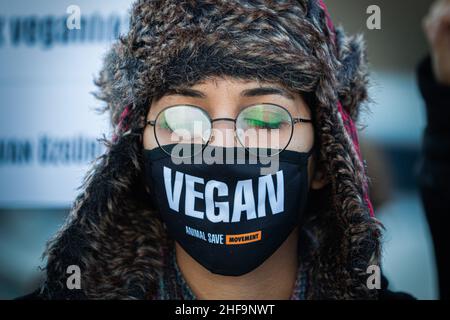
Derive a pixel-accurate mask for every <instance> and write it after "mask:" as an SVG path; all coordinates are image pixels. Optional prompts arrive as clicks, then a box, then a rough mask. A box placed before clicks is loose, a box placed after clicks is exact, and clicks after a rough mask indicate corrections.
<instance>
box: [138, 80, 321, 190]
mask: <svg viewBox="0 0 450 320" xmlns="http://www.w3.org/2000/svg"><path fill="white" fill-rule="evenodd" d="M258 103H272V104H277V105H280V106H282V107H284V108H285V109H286V110H288V111H289V113H290V114H291V115H292V118H303V119H311V111H310V108H309V107H308V105H307V104H306V102H305V101H304V99H303V98H302V97H301V96H300V95H299V94H298V93H296V92H292V91H290V90H287V89H285V88H284V87H282V86H280V85H278V84H275V83H263V82H257V81H249V80H241V79H236V78H230V77H224V78H222V77H220V78H219V77H216V78H213V79H208V80H206V81H203V82H201V83H198V84H196V85H194V86H192V87H184V88H180V89H178V90H177V91H176V92H167V93H166V94H165V95H164V96H163V97H161V98H160V99H159V100H154V101H152V104H151V107H150V110H149V112H148V114H147V119H146V120H151V121H153V120H155V119H156V117H157V115H158V113H159V112H160V111H161V110H163V109H165V108H167V107H169V106H172V105H176V104H190V105H195V106H198V107H200V108H201V109H203V110H204V111H206V112H207V113H208V114H209V116H210V118H211V119H217V118H232V119H235V118H236V117H237V116H238V114H239V112H240V111H241V110H242V109H243V108H245V107H246V106H249V105H253V104H258ZM213 127H214V129H213V131H212V132H213V136H212V137H211V138H212V139H211V140H210V143H209V144H210V145H217V146H224V147H237V146H240V144H239V142H238V141H236V139H235V135H234V123H233V122H231V121H217V122H214V124H213ZM313 144H314V128H313V123H297V124H295V125H294V130H293V135H292V139H291V141H290V143H289V145H288V146H287V148H286V149H287V150H293V151H298V152H307V151H309V150H310V149H311V148H312V146H313ZM143 147H144V149H154V148H156V147H158V143H157V141H156V139H155V135H154V131H153V127H152V126H150V125H148V126H146V128H145V130H144V136H143ZM315 171H316V170H314V158H313V157H310V160H309V164H308V175H309V177H310V179H309V182H310V184H312V185H311V187H312V188H315V189H319V188H321V187H322V186H323V185H324V184H325V181H324V179H323V177H322V176H323V175H322V174H320V172H317V171H316V172H315Z"/></svg>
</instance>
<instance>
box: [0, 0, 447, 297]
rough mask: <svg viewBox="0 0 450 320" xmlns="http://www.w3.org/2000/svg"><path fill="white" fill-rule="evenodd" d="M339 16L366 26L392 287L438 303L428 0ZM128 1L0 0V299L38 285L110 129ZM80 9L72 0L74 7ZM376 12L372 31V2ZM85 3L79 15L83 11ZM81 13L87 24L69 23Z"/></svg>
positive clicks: (371, 153)
mask: <svg viewBox="0 0 450 320" xmlns="http://www.w3.org/2000/svg"><path fill="white" fill-rule="evenodd" d="M325 2H326V3H327V4H328V6H329V10H330V13H331V15H332V18H333V20H334V21H335V23H336V24H341V25H342V26H344V28H345V30H346V31H347V32H348V33H363V34H364V36H365V38H366V41H367V45H368V54H369V60H370V62H371V65H370V67H371V72H372V75H371V87H370V95H371V99H372V102H371V103H370V105H369V110H367V111H366V112H364V113H363V114H362V115H361V130H360V136H361V140H362V150H363V153H364V157H365V158H366V159H367V161H368V166H369V175H370V176H371V178H372V190H371V196H372V199H373V202H374V205H375V209H376V215H377V217H378V218H379V219H380V220H381V221H382V222H383V223H384V225H385V227H386V231H385V235H384V240H383V243H384V249H383V270H384V272H385V273H386V276H387V277H388V279H389V281H390V284H391V285H392V289H393V290H401V291H406V292H408V293H411V294H413V295H414V296H416V297H417V298H419V299H437V298H438V292H437V278H436V270H435V262H434V252H433V246H432V241H431V236H430V233H429V229H428V225H427V223H426V219H425V216H424V212H423V209H422V204H421V202H420V199H419V197H418V190H417V164H418V155H419V151H420V145H421V137H422V132H423V130H424V127H425V110H424V105H423V101H422V98H421V97H420V94H419V91H418V88H417V85H416V76H415V68H416V65H417V63H418V62H419V61H420V60H421V59H422V58H423V57H425V55H426V54H427V52H428V48H427V43H426V40H425V37H424V35H423V32H422V29H421V20H422V18H423V16H424V15H425V14H426V13H427V11H428V8H429V6H430V4H431V3H432V1H431V0H415V1H411V0H409V1H407V0H397V1H387V0H384V1H380V0H378V1H376V0H338V1H331V0H328V1H325ZM131 3H132V0H120V1H119V0H117V1H108V0H95V1H92V0H90V1H88V0H77V1H65V0H38V1H32V2H31V1H26V0H14V1H12V0H0V70H1V72H0V299H10V298H13V297H16V296H20V295H23V294H26V293H29V292H31V291H32V290H33V289H34V288H35V287H36V285H37V283H38V282H39V280H40V276H41V275H40V272H39V267H40V266H42V265H43V261H42V260H41V254H42V252H43V251H44V248H45V243H46V241H47V240H48V239H49V238H50V237H51V236H52V235H53V234H54V233H55V232H56V231H57V230H58V229H59V228H60V227H61V225H62V223H63V222H64V219H65V217H66V216H67V214H68V212H69V208H70V206H71V204H72V201H73V200H74V199H75V197H76V195H77V194H78V191H79V190H77V188H78V187H79V186H80V184H81V181H82V178H83V176H84V174H85V172H86V170H87V169H88V168H89V164H90V163H91V161H92V160H93V159H94V158H95V157H96V156H98V155H100V154H101V153H102V152H103V147H102V145H101V143H99V142H98V141H97V139H98V138H101V136H102V134H106V135H107V136H109V135H110V132H109V129H110V128H109V127H108V123H107V119H106V117H107V115H102V116H100V115H98V114H97V113H96V111H95V109H96V108H98V107H100V106H101V102H99V101H96V100H95V98H94V97H93V96H92V94H91V92H92V91H94V90H95V86H94V84H93V79H94V77H95V76H96V75H97V72H98V70H99V68H100V66H101V59H102V57H103V55H104V54H105V52H106V50H107V48H108V47H109V45H110V44H111V42H112V41H113V40H114V39H116V38H117V36H118V35H119V34H121V33H124V32H125V31H126V30H127V26H128V14H129V7H130V4H131ZM72 5H76V6H77V7H71V6H72ZM371 5H377V6H378V7H379V8H380V9H381V29H380V30H369V29H368V28H367V24H366V23H367V19H368V18H369V16H370V14H368V13H366V10H367V8H368V7H369V6H371ZM78 9H79V11H78ZM78 12H80V14H81V16H80V17H81V20H80V21H81V25H80V27H81V29H70V28H69V27H70V25H69V26H68V25H67V22H68V21H69V22H71V21H72V22H73V21H74V20H73V19H72V20H71V18H72V17H76V15H77V13H78Z"/></svg>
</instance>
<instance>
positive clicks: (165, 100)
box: [143, 77, 327, 300]
mask: <svg viewBox="0 0 450 320" xmlns="http://www.w3.org/2000/svg"><path fill="white" fill-rule="evenodd" d="M261 87H275V88H283V87H281V86H279V85H277V84H275V83H261V82H256V81H244V80H241V79H234V78H229V77H225V78H211V79H207V80H205V81H203V82H201V83H198V84H196V85H194V86H192V87H190V88H189V89H193V90H197V91H199V92H201V93H202V94H203V95H204V97H191V96H187V95H185V94H181V93H168V94H166V95H165V96H163V97H162V98H161V99H159V100H157V101H156V100H154V101H152V105H151V108H150V111H149V113H148V115H147V120H154V119H155V118H156V116H157V114H158V112H159V111H161V110H162V109H164V108H165V107H167V106H170V105H174V104H183V103H186V104H193V105H196V106H199V107H201V108H203V109H204V110H206V111H207V112H208V113H209V115H210V117H211V118H212V119H215V118H235V117H236V116H237V114H238V113H239V110H240V109H241V108H242V107H244V106H247V105H250V104H254V103H261V102H267V103H275V104H279V105H282V106H284V107H285V108H286V109H288V110H289V112H290V113H291V114H292V116H293V117H294V118H295V117H302V118H305V119H311V111H310V108H309V106H308V105H307V104H306V102H305V101H304V99H303V98H302V97H301V96H300V95H299V94H298V93H294V92H289V91H288V90H286V89H284V90H285V91H286V92H287V93H288V94H289V95H290V96H291V97H286V96H284V95H280V94H264V95H257V96H251V97H243V96H242V92H244V91H245V90H248V89H254V88H261ZM266 93H267V92H266ZM214 128H216V129H219V130H223V131H224V132H223V134H222V137H223V139H224V140H225V141H223V140H222V141H219V140H220V139H212V141H211V142H210V143H211V144H215V145H224V146H228V147H230V146H231V147H232V146H235V145H238V142H237V141H236V140H235V139H228V138H227V136H226V135H227V134H228V133H229V132H230V131H231V130H225V129H231V128H233V123H231V122H228V121H223V122H222V121H219V122H215V123H214ZM231 132H232V131H231ZM313 143H314V129H313V124H296V125H295V128H294V135H293V138H292V140H291V143H290V144H289V146H288V149H290V150H294V151H303V152H305V151H308V150H310V149H311V147H312V146H313ZM143 147H144V148H145V149H153V148H156V147H158V145H157V142H156V140H155V137H154V133H153V128H152V127H151V126H147V127H146V128H145V131H144V137H143ZM314 161H315V160H314V157H310V159H309V163H308V175H309V182H308V183H309V187H310V188H312V189H320V188H322V187H323V186H325V184H326V183H327V182H326V180H325V178H324V175H323V174H322V172H321V170H319V169H317V168H316V166H315V163H314ZM297 241H298V229H297V228H295V229H294V231H292V233H291V234H290V235H289V237H288V239H286V241H285V242H284V243H283V244H282V245H281V247H280V248H278V250H277V251H276V252H275V253H274V254H273V255H272V256H271V257H269V258H268V259H267V260H266V261H265V262H264V263H263V264H262V265H260V266H259V267H258V268H256V269H255V270H253V271H251V272H249V273H247V274H244V275H242V276H239V277H230V276H222V275H217V274H213V273H211V272H209V271H208V270H207V269H205V268H204V267H203V266H201V265H200V264H199V263H197V262H196V261H195V260H194V259H193V258H191V257H190V256H189V255H188V254H187V253H186V251H184V250H183V248H181V246H180V245H179V244H178V243H176V257H177V262H178V265H179V268H180V270H181V272H182V274H183V277H184V278H185V280H186V282H187V284H188V285H189V286H190V288H191V290H192V291H193V293H194V294H195V295H196V297H197V298H198V299H200V300H202V299H239V300H240V299H243V300H254V299H289V298H290V296H291V294H292V290H293V287H294V284H295V279H296V275H297V268H298V260H297V259H298V258H297Z"/></svg>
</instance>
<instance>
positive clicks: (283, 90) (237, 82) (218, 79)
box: [154, 76, 301, 101]
mask: <svg viewBox="0 0 450 320" xmlns="http://www.w3.org/2000/svg"><path fill="white" fill-rule="evenodd" d="M254 88H265V89H269V90H266V93H267V94H280V95H283V96H285V97H286V98H289V99H293V100H294V99H296V98H299V97H301V94H300V93H298V92H296V91H294V90H293V89H291V88H289V87H287V86H286V85H284V84H283V83H280V82H277V81H262V80H260V79H257V78H239V77H233V76H209V77H205V78H203V79H201V80H199V81H196V82H195V83H192V84H178V85H172V86H170V87H169V88H167V89H166V90H165V91H164V92H163V93H161V94H160V95H159V96H158V97H156V98H155V99H154V101H157V100H159V99H161V98H163V97H164V96H167V95H170V94H176V93H179V92H186V89H191V90H196V91H200V92H203V93H204V94H205V96H208V95H213V94H214V92H215V90H225V91H226V92H227V93H229V94H242V93H243V92H245V91H246V90H248V89H254ZM261 93H264V91H260V92H259V94H260V95H261ZM248 96H251V95H248Z"/></svg>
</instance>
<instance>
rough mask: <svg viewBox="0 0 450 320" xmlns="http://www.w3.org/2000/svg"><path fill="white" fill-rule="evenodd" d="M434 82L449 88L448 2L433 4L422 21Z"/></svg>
mask: <svg viewBox="0 0 450 320" xmlns="http://www.w3.org/2000/svg"><path fill="white" fill-rule="evenodd" d="M423 27H424V31H425V35H426V37H427V39H428V42H429V44H430V47H431V57H432V61H433V71H434V74H435V76H436V80H437V81H438V82H439V83H440V84H442V85H446V86H450V0H440V1H436V2H434V4H433V5H432V6H431V9H430V12H429V13H428V15H427V16H426V17H425V18H424V20H423Z"/></svg>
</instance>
